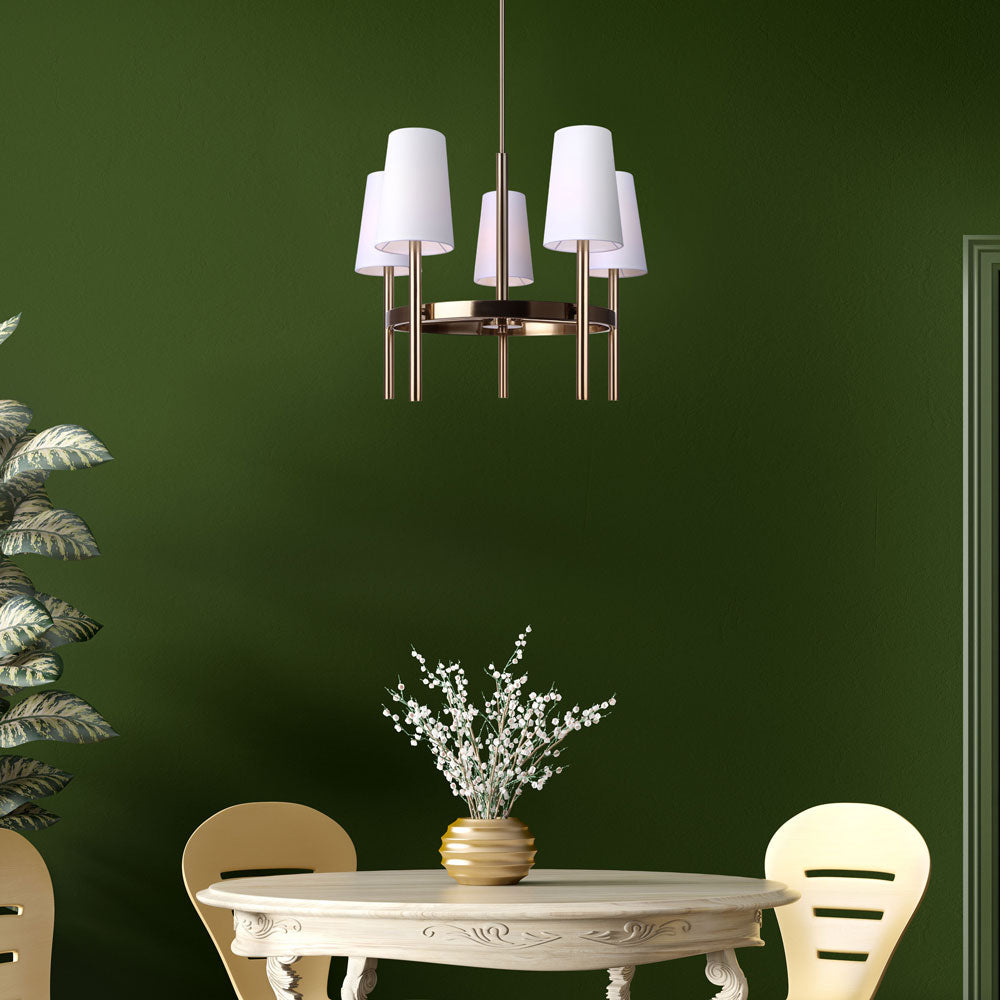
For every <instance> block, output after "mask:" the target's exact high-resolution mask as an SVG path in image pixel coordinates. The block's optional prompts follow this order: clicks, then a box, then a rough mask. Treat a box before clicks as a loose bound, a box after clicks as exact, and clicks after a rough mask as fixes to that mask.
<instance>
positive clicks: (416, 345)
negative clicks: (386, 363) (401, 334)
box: [410, 240, 424, 403]
mask: <svg viewBox="0 0 1000 1000" xmlns="http://www.w3.org/2000/svg"><path fill="white" fill-rule="evenodd" d="M421 247H422V244H421V242H420V241H419V240H410V402H411V403H419V402H420V401H421V400H422V399H423V398H424V354H423V342H422V338H421V333H422V332H423V323H422V317H421V314H420V299H421V289H420V250H421Z"/></svg>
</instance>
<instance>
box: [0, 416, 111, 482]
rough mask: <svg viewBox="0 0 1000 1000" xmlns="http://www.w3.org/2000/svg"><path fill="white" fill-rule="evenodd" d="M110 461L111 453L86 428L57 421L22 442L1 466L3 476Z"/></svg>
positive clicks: (0, 475) (87, 466)
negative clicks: (52, 425) (54, 424)
mask: <svg viewBox="0 0 1000 1000" xmlns="http://www.w3.org/2000/svg"><path fill="white" fill-rule="evenodd" d="M110 461H111V453H110V452H109V451H108V449H107V448H105V447H104V445H103V444H102V443H101V442H100V441H98V439H97V438H96V437H94V435H93V434H91V433H90V431H88V430H87V429H86V428H84V427H80V426H79V424H57V425H56V426H55V427H50V428H48V430H44V431H39V432H38V433H37V434H36V435H35V436H34V437H32V438H30V439H29V440H27V441H24V442H22V443H21V444H19V445H18V446H17V447H16V448H15V449H14V450H13V451H12V452H11V454H10V457H9V458H8V459H7V461H6V462H4V464H3V468H2V469H0V478H3V479H5V480H6V479H11V478H13V477H14V476H16V475H19V474H20V473H22V472H34V471H41V470H51V469H86V468H89V467H90V466H93V465H100V464H101V463H102V462H110Z"/></svg>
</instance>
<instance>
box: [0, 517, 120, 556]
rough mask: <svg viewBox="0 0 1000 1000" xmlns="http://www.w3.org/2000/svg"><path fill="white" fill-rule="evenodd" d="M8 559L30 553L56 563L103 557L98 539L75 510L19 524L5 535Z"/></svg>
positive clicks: (0, 545) (5, 550) (10, 528)
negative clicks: (49, 557)
mask: <svg viewBox="0 0 1000 1000" xmlns="http://www.w3.org/2000/svg"><path fill="white" fill-rule="evenodd" d="M0 534H2V536H3V537H2V541H0V548H2V550H3V552H4V554H5V555H8V556H12V555H17V554H18V553H20V552H30V553H34V554H35V555H39V556H51V557H52V558H53V559H65V560H71V559H90V558H91V557H93V556H99V555H100V554H101V551H100V549H98V547H97V542H95V541H94V536H93V535H92V534H91V533H90V528H88V527H87V522H86V521H84V519H83V518H82V517H80V515H79V514H74V513H73V512H72V511H71V510H59V509H56V510H46V511H42V512H41V513H40V514H32V515H31V517H26V518H24V520H18V521H17V522H16V523H12V524H11V525H10V526H9V527H8V528H5V529H4V530H3V531H2V533H0Z"/></svg>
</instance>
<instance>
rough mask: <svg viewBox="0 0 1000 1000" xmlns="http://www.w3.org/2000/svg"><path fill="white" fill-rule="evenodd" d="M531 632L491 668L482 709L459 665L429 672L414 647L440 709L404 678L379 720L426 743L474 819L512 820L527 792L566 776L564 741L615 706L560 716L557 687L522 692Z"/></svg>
mask: <svg viewBox="0 0 1000 1000" xmlns="http://www.w3.org/2000/svg"><path fill="white" fill-rule="evenodd" d="M530 631H531V626H530V625H529V626H528V627H527V628H526V629H525V630H524V631H523V632H522V633H521V634H520V635H518V637H517V641H516V642H515V643H514V652H513V653H512V654H511V656H510V659H509V660H508V661H507V663H506V664H505V665H504V668H503V669H502V670H497V669H496V667H495V666H494V665H493V664H492V663H491V664H490V665H489V667H488V668H487V669H486V671H485V672H486V675H487V676H488V677H489V678H490V679H491V680H492V681H493V690H492V691H491V692H490V693H489V696H488V697H485V698H484V701H483V707H482V708H481V709H480V708H477V707H476V706H475V705H473V704H471V703H470V701H469V695H468V687H469V685H468V679H467V678H466V676H465V670H464V669H463V668H462V666H461V664H460V663H452V662H451V661H449V662H448V664H447V665H445V664H444V663H440V662H439V663H438V665H437V667H435V668H434V669H433V670H430V669H428V667H427V661H426V660H425V659H424V657H423V656H421V655H420V653H418V652H417V651H416V650H415V649H414V650H413V657H414V659H415V660H417V661H418V662H419V664H420V673H421V677H420V681H421V683H422V684H423V685H424V686H425V687H427V688H429V689H430V690H432V691H440V693H441V695H442V696H443V700H444V704H443V706H442V707H441V708H440V709H439V710H438V711H436V712H435V711H433V710H432V709H431V708H429V707H428V706H426V705H421V704H420V703H419V702H418V701H417V700H416V699H415V698H412V697H408V696H407V691H406V685H405V684H404V683H403V682H402V681H401V680H400V681H398V683H397V684H396V688H395V690H393V689H391V688H387V689H386V690H387V692H388V694H389V695H390V697H391V699H392V701H393V702H394V703H395V705H396V706H398V708H395V707H394V708H389V707H387V706H383V708H382V714H383V715H384V716H386V717H387V718H388V719H389V720H390V721H391V722H392V723H393V728H394V729H395V730H396V732H397V733H403V734H404V735H406V736H407V737H408V738H409V740H410V745H411V746H417V745H418V744H420V743H425V744H426V745H427V747H428V749H429V750H430V751H431V753H432V754H433V755H434V758H435V761H436V764H437V769H438V770H439V771H440V772H441V773H442V774H443V775H444V777H445V780H446V781H447V782H448V785H449V787H450V788H451V790H452V794H454V795H456V796H457V797H458V798H461V799H464V800H465V802H466V805H467V806H468V808H469V816H470V817H472V818H473V819H498V818H504V817H507V816H509V815H510V811H511V808H512V807H513V805H514V803H515V802H516V801H517V800H518V798H519V797H520V796H521V794H522V792H524V791H525V789H527V788H535V789H541V788H543V787H544V785H545V783H546V782H547V781H548V780H549V778H551V777H552V775H554V774H560V773H561V772H562V770H563V766H562V765H556V764H555V763H554V761H555V760H556V759H557V758H558V757H559V756H560V754H561V753H562V743H563V741H564V740H565V739H566V737H567V736H568V735H569V734H570V733H571V732H575V731H577V730H580V729H589V728H590V727H591V726H596V725H597V724H598V723H599V722H600V721H601V719H602V718H603V717H604V716H605V715H606V714H607V712H608V709H609V708H610V707H611V706H613V705H614V704H615V698H614V697H613V696H612V697H610V698H608V700H607V701H602V702H600V703H598V704H594V705H591V706H590V707H589V708H583V709H581V708H580V706H579V705H574V706H573V707H572V708H571V709H568V710H567V711H564V712H562V713H561V714H560V711H559V704H560V702H562V700H563V698H562V695H561V694H560V693H559V692H558V691H557V690H556V688H555V687H554V686H550V687H549V690H548V691H546V692H545V693H539V692H536V691H528V692H527V693H526V694H525V693H524V688H525V685H526V684H527V681H528V675H527V674H522V675H521V676H519V677H515V676H514V673H513V670H512V668H515V667H517V665H518V664H519V663H520V662H521V660H522V659H523V658H524V649H525V646H526V645H527V638H526V637H527V634H528V633H529V632H530Z"/></svg>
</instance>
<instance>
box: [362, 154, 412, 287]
mask: <svg viewBox="0 0 1000 1000" xmlns="http://www.w3.org/2000/svg"><path fill="white" fill-rule="evenodd" d="M383 174H384V171H382V170H376V171H375V172H374V173H373V174H369V175H368V180H367V182H366V183H365V207H364V208H363V209H362V211H361V232H360V234H359V235H358V255H357V257H355V259H354V270H355V271H356V272H357V273H358V274H373V275H382V274H384V273H385V268H387V267H394V268H395V269H396V274H397V275H398V276H402V275H406V274H409V273H410V267H409V264H410V258H409V255H408V254H401V253H382V251H381V250H376V249H375V223H376V222H377V221H378V206H379V200H380V199H381V197H382V176H383Z"/></svg>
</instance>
